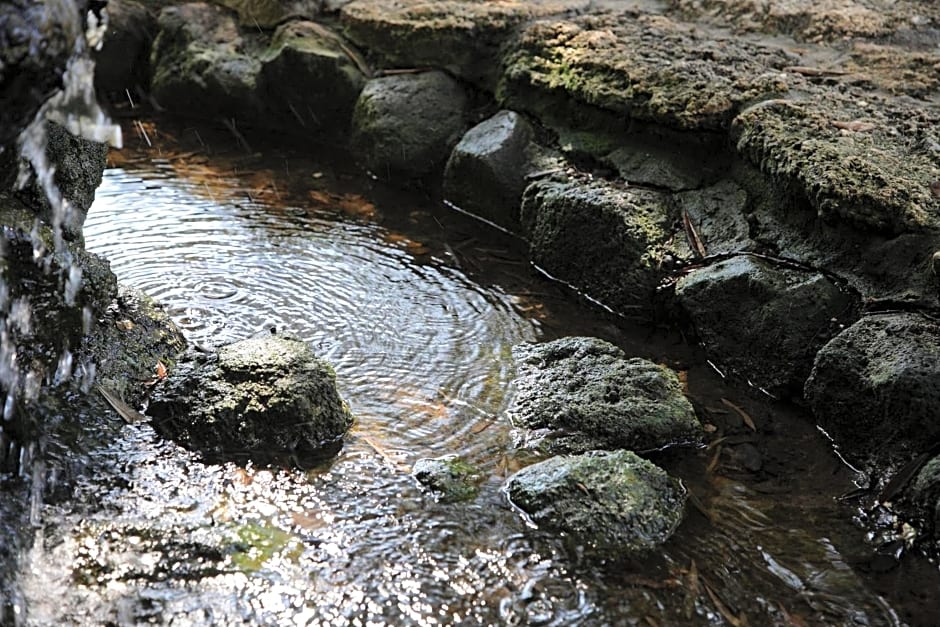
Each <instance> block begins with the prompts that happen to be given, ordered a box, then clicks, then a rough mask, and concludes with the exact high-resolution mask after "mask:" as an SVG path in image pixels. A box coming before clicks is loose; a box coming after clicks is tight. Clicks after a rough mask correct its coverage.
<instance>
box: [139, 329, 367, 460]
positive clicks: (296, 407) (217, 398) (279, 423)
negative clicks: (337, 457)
mask: <svg viewBox="0 0 940 627" xmlns="http://www.w3.org/2000/svg"><path fill="white" fill-rule="evenodd" d="M148 412H149V413H150V415H152V416H153V417H154V426H155V427H156V428H157V429H158V430H159V431H160V432H162V433H163V434H164V435H166V436H168V437H170V438H172V439H174V440H176V441H177V442H179V443H180V444H182V445H183V446H185V447H186V448H189V449H191V450H195V451H199V452H201V453H202V454H203V455H205V456H206V457H207V458H209V459H213V460H215V459H231V460H238V461H245V460H246V459H252V460H255V461H259V462H265V461H269V460H277V461H284V460H289V461H294V462H298V463H302V462H303V461H304V460H305V459H306V458H308V457H312V456H316V455H319V454H320V453H321V452H322V451H324V450H328V449H330V448H331V447H335V446H337V445H338V444H339V440H340V438H341V437H342V436H343V434H344V433H345V432H346V430H347V429H348V428H349V426H350V425H351V424H352V415H351V414H350V412H349V408H348V407H347V405H346V403H345V402H343V400H342V399H341V398H340V397H339V393H338V392H337V390H336V375H335V373H334V372H333V369H332V368H331V367H330V366H329V364H327V363H326V362H324V361H322V360H320V359H318V358H317V357H316V356H314V354H313V351H312V350H311V349H310V347H309V346H308V345H307V344H306V343H304V342H300V341H297V340H291V339H285V338H279V337H264V338H253V339H248V340H242V341H239V342H235V343H234V344H230V345H228V346H225V347H223V348H221V349H219V351H218V353H216V354H214V355H211V356H208V355H199V356H195V357H191V358H190V359H188V360H186V361H181V362H180V363H179V364H178V365H177V367H176V368H175V370H174V371H173V372H171V373H170V375H169V376H168V377H167V379H166V380H165V381H164V383H163V384H162V385H161V386H160V387H159V388H158V389H157V390H156V392H155V394H154V397H153V400H152V401H151V403H150V407H149V410H148Z"/></svg>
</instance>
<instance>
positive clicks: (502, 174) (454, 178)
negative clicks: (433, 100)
mask: <svg viewBox="0 0 940 627" xmlns="http://www.w3.org/2000/svg"><path fill="white" fill-rule="evenodd" d="M534 133H535V131H534V129H533V128H532V125H531V124H530V123H529V121H528V120H526V119H525V118H524V117H522V116H521V115H519V114H518V113H516V112H515V111H500V112H499V113H497V114H496V115H494V116H493V117H491V118H489V119H487V120H484V121H483V122H480V123H479V124H477V125H476V126H474V127H473V128H471V129H470V130H469V131H467V132H466V134H465V135H464V136H463V137H462V138H461V140H460V143H458V144H457V146H456V147H455V148H454V151H453V152H452V153H451V154H450V158H449V159H448V160H447V167H446V168H445V169H444V197H445V198H446V199H447V200H448V201H449V202H452V203H453V204H455V205H456V206H458V207H460V208H461V209H463V210H464V211H469V212H470V213H473V214H475V215H477V216H480V217H482V218H485V219H487V220H489V221H491V222H494V223H496V224H498V225H499V226H501V227H503V228H506V229H508V230H510V231H514V232H518V231H519V230H520V225H519V206H520V205H521V203H522V193H523V192H524V191H525V188H526V185H528V183H529V181H528V175H529V174H531V173H533V172H534V171H536V170H543V169H548V168H549V167H550V165H552V163H551V157H550V156H549V155H548V153H547V152H545V151H543V150H541V149H540V148H539V147H538V146H536V145H535V144H534V143H533V139H534Z"/></svg>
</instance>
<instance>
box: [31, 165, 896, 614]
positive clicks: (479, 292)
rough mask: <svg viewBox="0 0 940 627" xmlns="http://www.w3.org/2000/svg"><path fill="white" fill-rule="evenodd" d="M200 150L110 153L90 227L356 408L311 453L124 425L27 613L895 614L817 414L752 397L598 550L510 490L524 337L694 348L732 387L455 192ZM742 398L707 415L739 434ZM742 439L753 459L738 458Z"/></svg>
mask: <svg viewBox="0 0 940 627" xmlns="http://www.w3.org/2000/svg"><path fill="white" fill-rule="evenodd" d="M255 165H256V166H257V164H255ZM181 167H182V166H181V165H180V162H178V161H173V162H171V161H166V160H164V161H160V160H155V161H154V160H147V159H143V158H141V159H139V160H138V161H137V162H135V163H128V164H125V166H124V167H123V168H117V169H112V170H109V171H108V172H107V173H106V176H105V180H104V183H103V185H102V187H101V189H100V190H99V192H98V196H97V200H96V203H95V205H94V207H93V208H92V210H91V212H90V214H89V217H88V221H87V224H86V229H85V235H86V239H87V244H88V248H89V249H90V250H92V251H95V252H98V253H100V254H103V255H104V256H106V257H107V258H108V259H109V260H110V261H111V263H112V267H113V269H114V271H115V272H116V274H117V275H118V277H119V278H120V279H121V280H122V281H124V282H125V283H128V284H130V285H133V286H136V287H139V288H141V289H143V290H145V291H147V292H148V293H150V294H151V295H152V296H154V297H156V298H157V299H158V300H160V301H162V302H163V303H164V304H165V305H166V306H167V307H168V308H169V310H170V311H171V312H172V314H173V316H174V318H175V319H176V320H177V321H178V323H179V324H180V325H181V326H183V327H184V328H185V329H186V331H187V334H188V336H189V338H190V339H191V340H192V341H195V342H198V343H201V344H206V345H219V344H223V343H226V342H230V341H232V340H236V339H240V338H244V337H247V336H250V335H253V334H255V333H258V332H266V331H265V329H267V328H268V327H270V326H275V327H277V329H278V332H279V333H290V334H293V335H296V336H299V337H301V338H303V339H304V340H306V341H308V342H310V343H311V344H312V345H313V346H314V348H315V350H316V351H317V352H318V353H319V354H320V355H322V356H323V357H325V358H326V359H328V360H329V361H331V362H332V363H333V364H334V365H335V366H336V370H337V376H338V380H339V384H340V386H341V392H342V394H343V396H344V398H346V400H347V401H348V402H349V403H350V405H351V407H352V408H353V411H354V413H355V414H356V416H357V423H356V425H355V427H354V429H353V431H352V433H351V434H350V436H349V437H348V438H347V442H346V445H345V447H344V448H343V450H342V452H341V453H340V455H339V456H338V458H337V459H336V460H335V461H333V462H332V463H330V464H329V465H327V466H326V467H323V468H319V469H316V470H314V471H312V472H309V473H301V472H299V471H282V470H268V469H255V468H251V467H249V468H247V469H245V468H237V467H235V466H233V465H223V466H206V465H203V464H201V463H199V461H198V460H197V459H195V458H194V457H193V456H192V455H191V454H190V453H188V452H186V451H182V450H180V449H179V448H177V447H176V446H174V445H173V444H172V443H168V442H165V441H162V440H161V439H160V438H159V437H158V436H156V435H155V434H154V433H153V431H152V430H151V429H150V428H149V427H147V426H146V425H133V426H126V427H124V429H123V431H122V436H121V439H119V441H118V442H117V443H116V444H115V445H114V446H112V447H110V448H108V449H105V450H100V451H96V452H95V453H94V455H95V456H96V459H95V461H94V463H95V464H97V467H98V468H100V469H101V472H100V473H98V474H97V475H95V476H90V477H88V478H86V479H85V483H84V484H82V485H81V486H80V492H79V494H78V499H79V501H83V500H84V501H93V502H95V503H96V505H95V506H94V507H92V508H91V511H90V512H82V514H81V516H78V515H77V514H74V513H72V514H70V513H69V512H67V511H63V512H58V514H54V515H53V516H52V518H53V519H54V518H55V515H58V516H59V517H60V519H59V524H60V526H63V527H66V528H67V527H68V525H73V526H74V528H73V529H72V530H71V531H69V532H68V533H65V534H64V538H60V540H59V541H57V542H56V543H51V544H50V545H47V546H46V547H45V548H42V549H37V551H36V553H37V554H36V555H34V556H32V559H31V563H32V565H33V568H32V572H31V573H30V574H29V575H28V576H27V578H26V582H25V584H24V589H25V590H26V594H28V595H29V596H30V597H31V599H32V600H31V607H32V620H35V621H36V624H43V623H50V624H52V623H78V624H84V623H95V624H98V623H103V622H107V621H113V622H116V623H118V624H135V623H142V622H155V623H173V624H204V625H215V624H231V623H236V622H239V623H240V622H241V621H247V622H249V623H252V624H291V625H294V624H311V625H319V624H324V625H326V624H329V625H347V624H350V625H385V624H396V625H397V624H414V625H438V624H440V625H451V624H479V625H491V624H509V625H522V624H526V625H569V624H591V625H620V624H648V625H660V624H722V623H726V624H741V625H743V624H769V623H777V624H792V625H803V624H819V623H827V624H853V623H860V624H894V623H897V622H898V619H897V617H896V616H895V613H894V612H895V611H894V610H893V609H892V607H891V604H890V603H889V601H886V600H884V599H882V598H881V596H879V594H878V593H877V592H875V591H874V589H873V587H872V583H871V582H870V581H866V580H864V579H862V578H861V577H860V576H859V574H857V573H856V572H855V570H853V568H851V567H850V564H848V563H847V561H848V559H849V558H847V557H846V556H845V554H844V553H843V551H845V550H846V549H845V548H844V547H845V546H847V543H852V542H854V543H855V545H853V546H855V548H856V549H857V550H858V552H859V553H863V552H864V550H865V549H864V547H861V548H859V546H858V542H859V538H860V536H861V532H860V531H858V530H855V529H852V528H851V527H850V526H849V525H848V523H847V519H848V515H847V511H846V510H845V509H843V508H842V507H841V506H839V505H838V504H836V503H835V501H834V500H833V496H834V495H836V494H839V493H840V492H844V491H846V490H848V489H850V488H851V482H850V477H849V475H848V474H847V473H846V472H845V470H844V469H843V468H842V467H841V466H840V465H839V464H838V461H837V460H835V458H834V457H833V456H832V455H830V454H829V453H828V449H827V448H826V446H825V443H824V442H822V441H821V438H820V437H819V436H818V434H816V432H815V431H814V430H813V428H812V426H811V425H808V424H806V423H805V422H800V421H799V420H798V419H796V418H794V417H793V416H791V415H789V414H787V413H786V412H785V411H783V410H779V409H777V408H770V407H769V406H767V405H766V404H760V403H757V402H753V403H750V405H749V410H750V411H751V412H752V415H753V416H754V417H755V420H756V421H757V422H758V425H759V428H760V429H761V430H762V432H763V433H762V435H763V436H765V439H764V440H762V441H760V442H758V443H757V444H756V445H755V444H752V443H751V441H752V440H753V441H756V437H755V438H751V437H750V432H749V431H748V430H747V429H746V428H745V427H744V426H743V425H738V427H739V428H738V431H737V432H738V433H739V434H740V433H744V434H745V436H746V437H745V438H744V439H741V438H740V437H739V436H736V437H739V440H740V441H734V442H733V441H732V440H733V439H729V440H727V441H724V444H722V445H720V446H715V447H711V448H709V449H703V450H700V451H684V452H680V453H676V452H666V453H663V454H661V455H660V456H659V457H658V458H657V459H656V461H657V462H659V463H661V464H663V465H664V466H666V467H667V468H669V469H670V471H672V472H674V473H676V474H678V475H679V476H681V477H683V479H684V480H685V482H686V484H687V485H688V487H689V488H690V490H691V491H692V492H693V493H694V494H696V495H697V496H698V501H699V504H698V506H697V507H696V508H691V509H690V512H689V515H688V518H687V520H686V522H685V523H684V524H683V526H682V527H681V528H680V530H679V532H678V534H677V535H676V537H675V538H673V539H672V540H671V541H670V542H669V543H668V544H667V545H666V546H665V547H664V549H663V551H662V552H661V553H660V554H657V555H653V556H650V557H649V558H647V559H644V560H641V561H636V562H628V563H597V561H596V560H590V559H587V558H584V557H582V556H580V553H579V551H578V550H577V547H571V546H567V545H566V543H565V540H564V538H555V537H552V536H551V534H546V533H543V532H542V531H540V530H538V529H533V528H531V527H529V526H527V525H526V523H525V522H524V521H523V520H522V519H521V518H520V517H519V516H518V515H517V514H516V513H515V512H514V511H512V510H511V509H509V508H508V507H507V506H506V504H505V502H504V500H503V497H502V495H501V493H500V486H501V484H502V482H503V480H504V479H505V477H506V476H508V474H510V473H511V472H513V471H514V470H515V469H516V468H518V467H520V466H521V465H524V464H526V463H528V462H529V461H530V460H529V459H527V458H526V456H525V454H522V453H519V452H515V451H514V450H513V448H512V434H511V432H510V428H509V425H508V424H507V423H506V420H505V418H504V417H503V415H502V411H503V409H504V407H505V405H506V401H507V394H508V387H509V385H510V383H509V382H510V380H511V376H512V370H511V360H510V350H509V349H510V347H511V346H512V345H513V344H515V343H518V342H522V341H529V340H541V339H552V338H553V337H556V336H558V335H561V334H572V335H573V334H594V335H599V336H601V337H604V338H605V339H609V340H611V341H614V342H616V343H618V344H619V345H621V346H622V347H624V348H625V350H627V351H628V353H630V354H634V355H641V356H647V357H651V358H654V359H656V360H658V361H663V362H667V363H670V364H671V365H674V366H682V367H683V369H685V370H688V378H689V385H690V393H691V394H692V395H693V396H694V397H695V398H696V400H697V401H698V402H699V403H700V404H701V405H702V406H717V407H720V406H721V403H720V402H718V401H717V399H719V398H721V397H723V396H731V395H732V394H734V392H732V391H728V390H726V389H724V388H723V387H721V383H720V382H719V381H716V380H715V378H714V376H713V375H711V374H709V370H708V369H707V368H702V367H700V366H698V365H695V364H697V363H698V362H694V361H692V359H693V356H690V353H689V351H688V350H687V349H686V348H684V347H683V346H682V345H680V344H677V343H675V341H673V340H670V339H669V338H663V337H660V336H658V335H655V334H650V333H649V332H646V331H642V330H635V329H630V328H627V327H625V326H624V323H623V321H620V320H618V319H615V318H612V317H610V316H608V315H607V314H604V313H603V312H599V311H597V310H596V309H588V308H585V307H584V306H582V305H580V304H579V303H578V302H576V300H575V299H574V298H573V297H572V296H571V295H570V294H568V293H566V292H564V291H563V290H561V289H560V288H558V287H557V286H554V285H551V284H547V283H546V282H545V281H544V280H542V279H540V278H538V277H537V276H536V275H535V274H534V273H532V272H531V271H530V269H529V268H528V266H527V265H526V264H525V263H524V256H523V255H522V254H521V251H520V243H519V242H515V241H513V240H511V239H507V238H506V236H503V235H501V234H499V233H495V232H491V231H487V230H481V229H482V228H483V227H480V226H479V225H476V224H474V223H472V222H470V221H469V220H468V219H467V218H465V217H463V216H459V215H457V214H455V213H454V212H449V211H444V210H438V209H437V208H434V207H431V208H428V206H422V205H420V204H417V203H416V202H415V201H414V200H413V199H409V198H402V197H400V196H397V197H393V198H392V199H391V200H389V199H384V200H383V197H382V192H381V190H371V191H365V190H368V185H367V184H366V183H364V182H362V181H358V182H356V185H359V186H360V189H361V190H363V191H360V192H359V193H369V194H370V197H369V198H368V199H366V198H364V197H363V196H360V195H358V194H356V193H348V192H341V191H335V190H334V191H323V190H322V189H318V190H314V191H311V188H313V187H314V184H315V183H316V181H318V179H316V178H314V177H313V176H311V173H312V172H314V171H315V170H314V169H313V167H312V166H311V167H309V168H307V169H304V168H303V167H300V166H298V165H297V164H296V163H294V164H293V165H292V166H291V168H290V173H289V175H286V174H279V175H274V174H273V173H271V172H270V171H267V170H263V169H261V168H260V167H254V168H253V169H252V170H251V171H249V172H245V171H244V168H242V173H241V175H238V176H236V175H235V174H234V173H231V172H233V170H234V168H229V169H226V170H225V172H229V174H226V173H224V172H223V171H222V168H220V170H219V171H213V170H211V169H209V168H208V167H205V168H204V170H200V171H199V172H194V171H193V170H192V168H193V167H194V166H192V165H191V164H190V166H188V167H189V168H190V169H189V170H185V169H180V168H181ZM199 167H202V166H199ZM285 170H286V168H285ZM326 178H330V177H329V176H327V177H326ZM246 181H247V182H246ZM333 183H336V184H337V185H338V186H341V183H342V182H341V181H339V182H337V181H333ZM331 184H332V183H331ZM738 403H739V404H740V403H743V401H741V400H740V399H738ZM733 417H734V415H733V414H732V415H730V416H727V417H725V418H722V417H721V416H720V415H719V414H718V412H717V410H716V413H715V414H714V415H710V417H709V419H710V420H714V422H716V423H719V424H718V426H717V428H718V429H719V431H720V432H721V431H724V430H727V431H728V432H729V434H733V433H732V432H733V431H734V428H733V427H732V426H730V424H731V423H730V420H731V418H733ZM722 420H724V421H725V422H722ZM726 423H727V424H726ZM719 435H720V434H719ZM716 437H717V436H716ZM745 444H747V445H748V446H750V447H751V448H753V449H754V450H756V451H757V455H759V456H760V463H759V464H757V463H754V462H752V461H751V462H748V461H747V460H745V462H746V463H743V465H742V462H741V459H742V458H741V454H742V452H748V453H749V454H751V453H753V451H751V450H750V449H747V448H746V447H744V445H745ZM449 453H459V454H460V455H462V456H463V457H464V458H465V459H467V460H468V461H470V462H471V463H473V464H475V465H476V466H477V467H478V468H479V469H480V471H481V474H482V475H483V477H484V484H483V486H482V489H481V493H480V496H479V497H478V498H477V499H476V500H474V501H472V502H470V503H463V504H442V503H438V502H436V501H435V499H434V498H433V497H431V496H429V495H427V494H426V493H424V492H422V491H421V490H420V489H419V487H418V486H417V484H416V483H415V481H414V480H413V479H412V478H411V477H410V475H409V471H410V468H411V465H412V464H413V463H414V462H415V461H416V460H417V459H419V458H421V457H427V456H439V455H445V454H449ZM736 455H737V457H736ZM748 469H750V470H748ZM755 469H757V470H755ZM70 516H71V518H70ZM48 519H49V517H48V516H47V520H48ZM39 544H42V543H39ZM174 556H175V557H174ZM174 560H176V561H175V562H174ZM184 575H185V576H184Z"/></svg>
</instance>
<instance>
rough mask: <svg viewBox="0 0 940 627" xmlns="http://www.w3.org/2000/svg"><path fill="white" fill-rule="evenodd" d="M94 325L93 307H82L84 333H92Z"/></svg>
mask: <svg viewBox="0 0 940 627" xmlns="http://www.w3.org/2000/svg"><path fill="white" fill-rule="evenodd" d="M93 325H94V314H93V313H92V312H91V307H89V306H87V305H86V306H84V307H82V335H88V334H89V333H91V330H92V328H93Z"/></svg>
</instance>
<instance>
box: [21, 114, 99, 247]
mask: <svg viewBox="0 0 940 627" xmlns="http://www.w3.org/2000/svg"><path fill="white" fill-rule="evenodd" d="M46 156H47V158H48V159H49V163H50V164H52V165H53V166H54V167H55V176H54V177H53V179H54V180H55V184H56V186H57V187H58V188H59V191H60V192H61V194H62V197H63V198H64V199H65V200H67V201H68V208H67V209H66V211H65V214H64V215H62V216H61V218H62V232H63V235H65V236H66V237H67V238H69V239H79V238H81V235H82V225H83V224H85V216H87V215H88V209H89V208H90V207H91V203H92V202H94V200H95V190H96V189H97V188H98V186H99V185H100V184H101V175H102V174H103V173H104V168H105V165H106V164H107V161H108V146H107V144H102V143H99V142H93V141H89V140H87V139H82V138H81V137H75V136H74V135H72V134H71V133H69V132H68V131H67V130H65V129H64V128H63V127H61V126H59V125H58V124H55V123H53V122H47V123H46ZM33 193H34V194H35V200H34V204H35V205H37V206H39V207H42V210H41V212H40V217H42V219H43V221H44V222H45V223H46V224H50V225H52V224H54V223H55V218H54V216H53V211H52V208H51V206H50V204H49V200H48V199H47V198H46V195H45V193H44V192H43V191H42V190H40V189H39V186H38V185H34V192H33Z"/></svg>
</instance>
